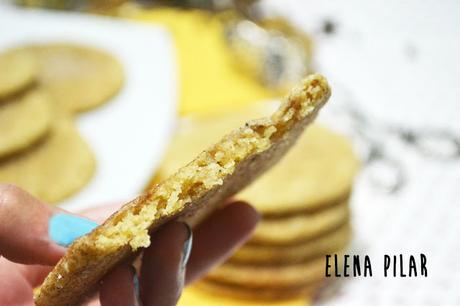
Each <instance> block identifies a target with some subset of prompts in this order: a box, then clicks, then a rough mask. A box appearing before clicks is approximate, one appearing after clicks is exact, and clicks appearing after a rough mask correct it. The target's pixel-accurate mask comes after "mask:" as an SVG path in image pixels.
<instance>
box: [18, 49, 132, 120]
mask: <svg viewBox="0 0 460 306" xmlns="http://www.w3.org/2000/svg"><path fill="white" fill-rule="evenodd" d="M26 50H29V51H30V52H32V53H33V54H34V55H35V56H36V58H37V61H38V63H39V76H38V82H39V83H40V85H42V86H44V87H45V88H46V89H47V90H48V91H49V92H50V95H51V97H52V99H53V101H54V102H55V103H56V105H57V107H58V108H59V109H60V110H64V111H65V112H70V113H74V112H82V111H86V110H89V109H92V108H94V107H97V106H99V105H101V104H103V103H105V102H107V101H108V100H109V99H110V98H111V97H112V96H114V95H115V94H116V93H117V92H118V91H119V90H120V88H121V86H122V85H123V80H124V76H123V69H122V67H121V65H120V63H119V62H118V60H117V59H115V58H114V57H113V56H112V55H110V54H108V53H106V52H104V51H102V50H98V49H94V48H90V47H84V46H79V45H71V44H58V43H56V44H46V45H36V46H30V47H26Z"/></svg>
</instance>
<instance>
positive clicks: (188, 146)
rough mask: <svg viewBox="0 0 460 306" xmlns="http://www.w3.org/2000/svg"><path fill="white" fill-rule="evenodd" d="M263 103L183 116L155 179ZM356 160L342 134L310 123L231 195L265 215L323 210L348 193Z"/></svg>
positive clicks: (258, 110) (261, 107)
mask: <svg viewBox="0 0 460 306" xmlns="http://www.w3.org/2000/svg"><path fill="white" fill-rule="evenodd" d="M267 108H268V106H267V105H262V104H261V105H259V106H253V107H250V108H248V110H247V112H244V111H242V112H237V113H235V114H231V115H229V116H228V118H227V117H225V116H215V117H196V118H190V119H189V120H184V121H182V122H181V126H180V128H179V130H178V131H177V133H176V135H175V137H174V139H173V141H172V142H171V144H170V146H169V148H168V151H167V153H166V154H165V159H164V160H163V162H162V164H161V165H160V168H159V170H158V171H157V174H156V177H155V180H156V181H161V180H162V179H164V178H166V177H167V176H168V175H170V174H172V173H174V171H176V170H177V169H178V168H179V167H180V166H181V165H182V164H183V163H185V162H186V161H187V160H189V159H190V158H191V156H193V155H192V154H194V153H196V152H200V151H201V150H203V149H204V148H205V147H206V145H207V144H208V143H209V142H212V141H213V140H214V139H215V138H216V135H217V134H218V133H219V132H220V131H227V130H229V129H231V127H233V126H235V125H236V124H237V123H238V122H241V121H242V118H246V116H248V114H249V115H253V116H257V115H260V114H261V113H264V112H266V111H267ZM255 114H256V115H255ZM358 165H359V162H358V160H357V157H356V156H355V154H354V152H353V150H352V147H351V144H350V142H349V141H348V140H347V139H346V138H345V137H343V136H341V135H339V134H337V133H335V132H333V131H331V130H329V129H327V128H324V127H321V126H318V125H312V126H311V127H310V128H309V129H308V130H307V131H306V132H305V133H304V134H303V135H302V137H301V138H300V139H299V141H298V143H297V144H296V146H295V147H294V148H293V149H292V150H291V151H290V152H289V153H288V154H287V155H286V157H285V158H283V160H282V161H281V162H279V163H278V164H277V165H276V166H275V167H273V168H272V169H270V171H268V172H267V173H266V174H264V175H263V176H262V177H261V178H260V179H259V180H258V181H257V182H256V183H254V184H252V185H251V186H250V187H248V188H246V189H245V190H243V191H242V192H241V193H239V194H238V195H237V196H236V197H237V198H238V199H241V200H245V201H248V202H249V203H251V204H252V205H253V206H254V207H256V208H257V210H258V211H259V212H261V213H262V214H263V215H268V216H270V215H273V216H280V215H284V214H288V215H290V214H291V215H292V214H295V213H298V212H308V211H314V210H318V209H322V208H324V207H327V206H329V205H331V204H335V203H337V202H338V201H343V200H344V199H345V198H347V197H348V195H349V193H350V191H351V188H352V185H353V180H354V177H355V175H356V173H357V170H358Z"/></svg>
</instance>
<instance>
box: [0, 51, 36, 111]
mask: <svg viewBox="0 0 460 306" xmlns="http://www.w3.org/2000/svg"><path fill="white" fill-rule="evenodd" d="M37 75H38V65H37V61H36V60H35V57H34V56H33V54H31V53H30V52H27V51H25V50H9V51H7V52H5V53H2V54H0V100H3V99H5V98H7V97H9V96H11V95H13V94H15V93H17V92H20V91H21V90H23V89H24V88H26V87H27V86H29V85H30V84H32V83H33V82H34V80H35V79H36V77H37ZM1 103H2V101H0V104H1Z"/></svg>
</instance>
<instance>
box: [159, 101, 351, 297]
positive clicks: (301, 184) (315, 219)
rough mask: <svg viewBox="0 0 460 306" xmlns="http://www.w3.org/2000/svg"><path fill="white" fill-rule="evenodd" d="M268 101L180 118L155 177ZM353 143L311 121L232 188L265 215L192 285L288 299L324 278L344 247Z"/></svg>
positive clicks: (260, 109) (261, 109) (264, 110)
mask: <svg viewBox="0 0 460 306" xmlns="http://www.w3.org/2000/svg"><path fill="white" fill-rule="evenodd" d="M268 112H270V108H269V107H267V105H266V104H263V105H255V106H253V107H251V108H248V109H246V110H244V111H242V112H238V113H234V114H226V115H222V116H214V117H207V118H203V117H200V118H191V119H188V120H184V121H183V122H181V126H180V128H179V130H178V132H177V134H176V136H175V138H174V139H173V141H172V143H171V145H170V148H169V150H168V152H167V154H166V158H165V160H164V162H163V163H162V165H161V167H160V169H159V171H158V173H157V176H156V178H155V180H156V181H158V180H161V179H163V178H164V177H167V176H168V175H169V174H171V173H172V172H174V171H175V170H176V169H177V167H179V166H180V165H182V164H183V163H184V162H185V161H186V160H188V159H190V157H191V156H194V155H195V154H196V153H197V152H199V151H200V150H202V149H204V148H206V146H207V145H208V144H210V143H212V142H213V141H215V140H216V139H215V138H216V137H218V136H217V135H220V134H222V132H225V131H229V130H231V129H232V128H233V127H235V126H238V125H239V124H241V123H242V122H245V121H246V120H247V119H249V118H254V116H255V115H260V116H262V115H264V114H266V113H268ZM358 164H359V163H358V160H357V159H356V157H355V155H354V153H353V150H352V148H351V146H350V143H349V142H348V141H347V140H346V139H345V138H344V137H342V136H340V135H338V134H336V133H334V132H332V131H330V130H329V129H327V128H324V127H321V126H318V125H312V126H311V127H309V128H308V129H307V131H306V132H305V133H304V135H303V136H302V137H301V138H300V139H299V141H298V143H297V144H296V145H295V147H294V148H293V149H292V150H291V151H290V152H289V153H288V154H287V155H286V156H285V157H284V158H283V160H282V161H281V162H279V163H278V164H277V165H276V166H275V167H273V168H272V169H271V170H270V171H269V172H268V173H266V174H264V175H263V176H262V177H261V178H259V179H258V180H257V181H256V182H255V183H253V184H252V185H251V186H249V187H248V188H247V189H246V190H243V191H242V192H241V193H240V194H238V195H237V199H241V200H245V201H247V202H249V203H251V204H252V205H253V206H255V207H256V208H257V209H258V211H259V212H260V213H261V215H262V220H261V222H260V224H259V226H258V227H257V229H256V231H255V233H254V235H253V237H252V239H251V240H250V241H249V242H248V243H247V244H246V245H244V246H243V247H242V248H241V249H239V250H238V251H237V252H236V253H235V254H234V255H233V257H231V258H230V260H229V261H228V262H226V263H224V264H223V265H221V266H220V267H218V268H216V269H215V270H213V271H211V272H210V273H209V274H208V275H207V277H206V278H205V279H204V280H203V281H201V282H199V283H198V284H197V285H196V287H197V288H202V289H204V290H206V291H208V292H212V293H216V294H217V295H228V296H233V297H240V298H252V299H254V298H255V299H264V300H274V299H285V298H291V297H297V296H303V295H309V294H311V293H312V291H314V290H316V289H317V288H318V287H319V286H320V285H321V284H322V283H324V279H325V278H324V271H325V256H324V255H325V254H334V253H340V252H342V251H343V250H344V249H345V248H346V247H347V244H348V243H349V241H350V237H351V230H350V224H349V215H350V213H349V206H348V200H349V197H350V194H351V190H352V184H353V179H354V176H355V175H356V172H357V169H358Z"/></svg>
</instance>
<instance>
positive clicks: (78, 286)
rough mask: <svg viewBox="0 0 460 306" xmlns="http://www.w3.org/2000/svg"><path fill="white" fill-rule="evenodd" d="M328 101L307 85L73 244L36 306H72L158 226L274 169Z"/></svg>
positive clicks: (321, 89)
mask: <svg viewBox="0 0 460 306" xmlns="http://www.w3.org/2000/svg"><path fill="white" fill-rule="evenodd" d="M329 96H330V89H329V85H328V84H327V81H326V79H325V78H324V77H323V76H321V75H317V74H313V75H310V76H308V77H306V78H305V79H304V80H303V81H302V82H301V84H299V85H298V86H297V87H295V88H294V89H292V91H291V92H290V93H289V95H288V96H287V97H286V98H285V99H284V101H283V103H282V104H281V106H280V108H279V109H278V110H277V111H276V112H275V113H274V114H273V115H272V116H271V117H267V118H262V119H257V120H253V121H250V122H248V123H246V124H245V125H244V126H243V127H241V128H239V129H237V130H234V131H233V132H231V133H230V134H228V135H226V136H224V137H223V138H222V139H221V140H220V141H219V142H217V143H216V144H214V145H213V146H211V147H210V148H208V149H207V150H205V151H203V152H201V153H200V154H199V155H198V156H197V157H196V158H195V159H194V160H192V161H191V162H190V163H189V164H188V165H185V166H184V167H182V168H181V169H179V170H178V171H177V172H176V173H175V174H173V175H172V176H170V177H169V178H167V179H166V180H164V181H163V182H161V183H160V184H157V185H156V186H154V187H153V188H151V189H150V190H148V191H147V192H146V193H144V194H142V195H140V196H139V197H137V198H136V199H134V200H133V201H131V202H129V203H127V204H126V205H125V206H123V207H122V208H121V209H120V210H119V211H117V212H116V213H115V214H113V215H112V216H111V217H110V218H109V219H107V220H106V221H105V222H104V223H103V224H102V225H100V226H99V227H97V228H96V229H94V230H93V231H92V232H91V233H89V234H88V235H86V236H83V237H81V238H80V239H77V240H76V241H75V242H74V243H73V244H72V245H71V246H70V248H69V249H68V251H67V253H66V255H65V256H64V257H63V258H62V259H61V260H60V261H59V263H58V264H57V265H56V267H55V268H54V270H53V271H52V272H51V273H50V274H49V275H48V276H47V278H46V279H45V281H44V283H43V284H42V286H41V287H40V289H39V290H37V293H36V295H35V302H36V305H38V306H44V305H46V306H54V305H76V304H78V303H79V302H80V301H81V300H82V298H83V297H84V296H85V295H86V294H87V293H89V292H90V291H91V289H92V288H93V287H94V286H95V285H96V284H97V282H98V281H99V280H100V279H101V278H102V277H103V276H104V275H105V274H106V273H107V272H109V271H110V270H111V269H112V268H113V267H115V266H116V265H118V264H119V263H120V262H122V261H124V260H127V259H129V258H133V255H134V254H135V253H136V252H137V251H139V250H141V249H142V248H145V247H147V246H149V244H150V237H149V233H151V232H152V231H154V230H155V229H157V228H158V227H159V226H161V225H162V224H164V223H165V222H167V221H169V220H172V219H176V218H181V219H185V220H194V221H196V220H199V219H201V216H202V215H205V214H207V213H209V211H211V210H212V209H213V208H215V207H216V206H217V205H218V204H219V203H221V202H222V201H224V200H225V199H227V198H229V197H231V196H232V195H233V194H235V193H237V192H238V191H240V190H241V189H243V188H244V187H246V186H247V185H249V184H250V183H251V182H252V181H253V180H255V179H256V178H257V177H258V176H259V175H260V174H262V173H263V172H264V171H266V170H267V169H269V168H270V167H271V166H272V165H274V164H275V163H276V162H277V161H278V160H279V159H280V158H281V157H282V156H283V155H284V154H285V153H286V152H287V151H288V150H289V148H290V147H291V146H292V145H293V144H294V143H295V142H296V140H297V139H298V137H299V136H300V134H301V133H302V132H303V130H304V129H305V127H306V126H307V125H308V124H309V123H310V122H311V121H312V120H313V119H314V118H315V117H316V114H317V113H318V111H319V110H320V109H321V107H322V106H323V105H324V104H325V103H326V101H327V100H328V98H329Z"/></svg>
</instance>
